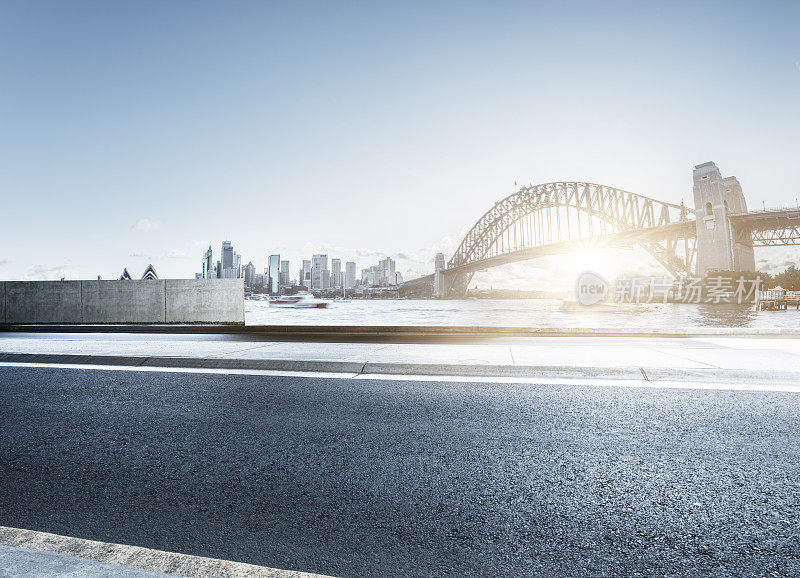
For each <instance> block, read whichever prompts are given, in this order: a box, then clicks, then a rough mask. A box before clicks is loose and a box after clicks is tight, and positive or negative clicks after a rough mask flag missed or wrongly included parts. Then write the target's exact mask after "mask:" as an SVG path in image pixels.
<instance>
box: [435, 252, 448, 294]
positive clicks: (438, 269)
mask: <svg viewBox="0 0 800 578" xmlns="http://www.w3.org/2000/svg"><path fill="white" fill-rule="evenodd" d="M444 269H445V263H444V253H436V259H435V260H434V264H433V296H434V297H444V296H445V286H444V274H443V273H442V271H444Z"/></svg>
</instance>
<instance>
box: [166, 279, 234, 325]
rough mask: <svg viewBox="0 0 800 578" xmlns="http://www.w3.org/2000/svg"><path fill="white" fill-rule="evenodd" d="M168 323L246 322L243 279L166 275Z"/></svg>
mask: <svg viewBox="0 0 800 578" xmlns="http://www.w3.org/2000/svg"><path fill="white" fill-rule="evenodd" d="M166 292H167V323H240V324H243V323H244V279H167V280H166Z"/></svg>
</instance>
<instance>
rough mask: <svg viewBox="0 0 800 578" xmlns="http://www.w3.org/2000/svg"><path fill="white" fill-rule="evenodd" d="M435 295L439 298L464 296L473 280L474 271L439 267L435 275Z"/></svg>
mask: <svg viewBox="0 0 800 578" xmlns="http://www.w3.org/2000/svg"><path fill="white" fill-rule="evenodd" d="M433 279H434V281H433V296H434V297H436V298H439V299H446V298H448V297H463V296H464V295H466V294H467V287H468V286H469V282H470V281H471V280H472V273H462V272H458V271H448V270H447V269H437V270H436V273H435V274H434V277H433Z"/></svg>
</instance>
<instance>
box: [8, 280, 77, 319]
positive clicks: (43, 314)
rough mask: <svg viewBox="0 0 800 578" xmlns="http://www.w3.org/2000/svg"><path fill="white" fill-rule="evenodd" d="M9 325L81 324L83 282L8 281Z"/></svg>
mask: <svg viewBox="0 0 800 578" xmlns="http://www.w3.org/2000/svg"><path fill="white" fill-rule="evenodd" d="M5 285H6V323H80V322H81V282H80V281H7V282H6V283H5Z"/></svg>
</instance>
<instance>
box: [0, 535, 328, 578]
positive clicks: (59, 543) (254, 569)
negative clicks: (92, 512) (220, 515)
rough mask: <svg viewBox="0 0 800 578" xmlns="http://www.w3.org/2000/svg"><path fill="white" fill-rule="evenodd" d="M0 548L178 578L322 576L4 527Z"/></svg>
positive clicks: (296, 577)
mask: <svg viewBox="0 0 800 578" xmlns="http://www.w3.org/2000/svg"><path fill="white" fill-rule="evenodd" d="M0 544H3V545H5V546H11V547H14V548H25V549H28V550H38V551H42V552H50V553H54V554H63V555H67V556H74V557H76V558H84V559H87V560H94V561H96V562H103V563H106V564H114V565H117V566H123V567H126V568H136V569H139V570H148V571H150V572H163V573H165V574H174V575H178V576H197V577H206V576H215V577H216V576H220V577H226V578H234V577H236V578H239V577H242V578H244V577H247V578H250V577H253V578H256V577H258V578H316V577H323V575H322V574H309V573H307V572H296V571H294V570H279V569H276V568H268V567H266V566H256V565H253V564H245V563H242V562H230V561H228V560H220V559H217V558H205V557H203V556H191V555H189V554H179V553H177V552H164V551H162V550H151V549H150V548H142V547H139V546H126V545H124V544H113V543H110V542H97V541H95V540H85V539H83V538H72V537H69V536H61V535H58V534H50V533H47V532H37V531H34V530H23V529H21V528H9V527H6V526H0Z"/></svg>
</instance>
